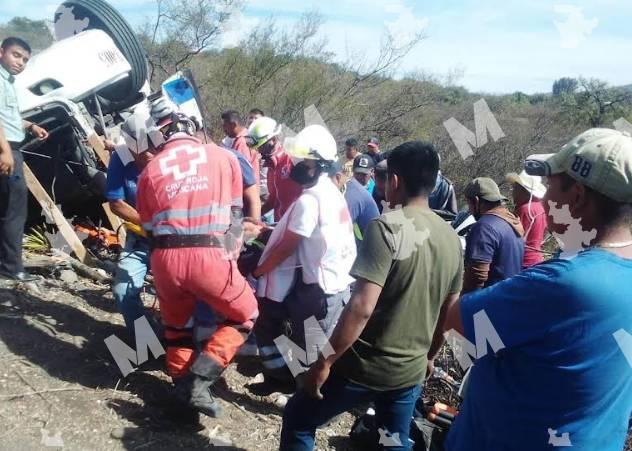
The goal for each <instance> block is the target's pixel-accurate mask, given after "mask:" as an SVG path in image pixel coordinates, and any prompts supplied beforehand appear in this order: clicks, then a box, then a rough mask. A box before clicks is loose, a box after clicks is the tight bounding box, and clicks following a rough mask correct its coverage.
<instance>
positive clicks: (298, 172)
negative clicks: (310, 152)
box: [290, 163, 320, 186]
mask: <svg viewBox="0 0 632 451" xmlns="http://www.w3.org/2000/svg"><path fill="white" fill-rule="evenodd" d="M309 171H310V169H309V168H308V167H307V166H305V165H304V164H303V163H299V164H297V165H295V166H294V167H293V168H292V170H291V171H290V178H291V179H292V180H294V181H295V182H296V183H298V184H299V185H301V186H311V185H314V184H315V183H316V181H317V180H318V177H319V176H320V170H318V168H316V170H315V173H314V175H313V176H311V175H310V174H309Z"/></svg>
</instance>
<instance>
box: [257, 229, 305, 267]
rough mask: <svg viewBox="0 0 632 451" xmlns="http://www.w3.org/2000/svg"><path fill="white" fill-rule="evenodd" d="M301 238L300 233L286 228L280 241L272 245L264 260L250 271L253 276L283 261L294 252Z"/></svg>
mask: <svg viewBox="0 0 632 451" xmlns="http://www.w3.org/2000/svg"><path fill="white" fill-rule="evenodd" d="M302 239H303V237H302V236H301V235H299V234H297V233H294V232H292V231H290V230H286V231H285V234H284V235H283V238H282V239H281V241H279V243H278V244H277V245H276V246H274V248H273V249H272V251H271V252H270V254H269V255H268V256H267V258H266V259H265V261H264V262H263V263H261V264H260V265H259V266H258V267H257V268H256V269H255V270H254V271H253V272H252V275H253V277H261V276H262V275H264V274H267V273H269V272H270V271H272V270H273V269H274V268H276V267H277V266H279V265H280V264H281V263H283V262H284V261H285V260H286V259H287V258H288V257H289V256H290V255H292V254H293V253H294V252H296V250H297V249H298V246H299V244H301V240H302Z"/></svg>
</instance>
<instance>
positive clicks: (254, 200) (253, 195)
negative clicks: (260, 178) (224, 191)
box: [244, 184, 261, 221]
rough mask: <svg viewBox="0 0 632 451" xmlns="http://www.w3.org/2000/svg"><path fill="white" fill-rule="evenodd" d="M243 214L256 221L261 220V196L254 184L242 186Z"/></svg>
mask: <svg viewBox="0 0 632 451" xmlns="http://www.w3.org/2000/svg"><path fill="white" fill-rule="evenodd" d="M244 215H245V216H246V217H248V218H252V219H255V220H257V221H259V220H261V198H260V197H259V189H258V188H257V185H256V184H255V185H251V186H249V187H244Z"/></svg>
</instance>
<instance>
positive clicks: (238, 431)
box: [0, 272, 632, 451]
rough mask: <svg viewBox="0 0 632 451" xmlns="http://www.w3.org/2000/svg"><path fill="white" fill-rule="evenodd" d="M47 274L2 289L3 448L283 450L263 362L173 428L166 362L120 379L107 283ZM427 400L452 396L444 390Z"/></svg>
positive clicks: (333, 437) (339, 440)
mask: <svg viewBox="0 0 632 451" xmlns="http://www.w3.org/2000/svg"><path fill="white" fill-rule="evenodd" d="M43 275H46V276H49V277H42V278H41V280H40V281H39V282H37V283H36V284H18V285H14V284H9V283H7V282H2V283H0V450H11V451H21V450H51V449H62V447H63V449H64V450H130V451H134V450H142V449H151V450H165V451H166V450H176V449H188V450H197V449H200V450H202V449H210V448H213V449H227V450H228V449H231V450H271V449H277V448H278V437H279V433H280V425H281V413H282V408H281V407H279V405H278V402H279V401H278V397H279V396H280V394H278V393H277V394H271V395H268V396H260V395H257V394H254V393H253V392H252V391H253V390H252V389H253V387H254V385H252V384H254V383H256V381H257V379H256V378H255V376H256V375H257V374H258V373H259V372H260V368H259V367H258V363H257V362H256V361H255V360H252V359H247V358H238V359H237V362H235V363H234V364H232V365H231V366H230V368H229V369H228V370H227V371H226V373H225V376H224V379H223V381H220V383H219V384H218V387H217V390H216V391H217V395H218V396H219V397H220V398H221V403H222V406H223V408H224V416H223V417H222V418H220V419H211V418H207V417H203V419H202V424H203V425H204V430H201V431H193V430H182V429H174V428H173V427H170V426H169V425H168V424H165V423H164V421H162V420H161V418H162V417H161V415H160V413H161V412H162V405H161V402H163V401H164V399H165V393H167V391H168V390H169V380H168V378H167V376H166V375H165V374H164V373H163V372H162V371H161V369H162V368H163V366H164V359H163V358H160V359H157V360H152V359H151V356H150V361H149V362H147V363H146V364H144V365H142V366H141V367H140V368H139V369H138V370H137V371H136V372H134V373H132V374H130V375H128V376H127V377H126V378H122V375H121V372H120V370H119V369H118V367H117V365H116V363H115V362H114V359H113V358H112V356H111V354H110V353H109V351H108V349H107V347H106V345H105V343H104V339H105V338H106V337H108V336H110V335H112V334H115V335H117V336H118V337H120V338H122V339H124V337H126V331H125V328H124V327H123V323H122V318H121V315H120V314H119V313H118V312H117V310H116V306H115V305H114V301H113V299H112V296H111V293H110V289H109V286H107V285H100V284H95V283H92V282H90V281H88V280H86V279H82V278H80V279H79V280H78V281H76V282H71V283H65V282H61V281H60V280H57V279H55V278H54V277H50V274H46V273H45V272H44V273H43ZM146 303H147V305H151V303H152V299H151V297H148V299H146ZM427 394H429V395H430V397H431V398H433V400H435V399H437V400H449V397H450V396H449V393H448V392H445V393H444V392H442V388H441V387H440V386H439V387H435V388H432V387H427ZM360 413H361V411H357V412H354V414H344V415H341V416H340V417H338V418H336V419H334V420H333V421H332V422H331V423H330V424H329V425H327V426H326V427H325V428H323V429H322V430H320V431H319V432H318V435H317V449H319V450H328V449H335V450H351V449H353V448H352V446H351V444H350V441H349V439H348V433H349V430H350V429H351V426H352V424H353V422H354V420H355V418H356V415H358V414H360ZM628 449H630V450H632V443H630V445H629V448H628Z"/></svg>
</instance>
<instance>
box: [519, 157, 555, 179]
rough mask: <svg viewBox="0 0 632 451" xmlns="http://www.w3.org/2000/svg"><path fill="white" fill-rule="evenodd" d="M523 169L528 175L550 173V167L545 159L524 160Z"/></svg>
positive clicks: (543, 175) (545, 174)
mask: <svg viewBox="0 0 632 451" xmlns="http://www.w3.org/2000/svg"><path fill="white" fill-rule="evenodd" d="M524 170H525V172H526V173H527V174H529V175H536V176H539V177H547V176H549V175H551V167H550V166H549V165H548V163H546V162H545V161H539V160H526V161H525V162H524Z"/></svg>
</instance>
